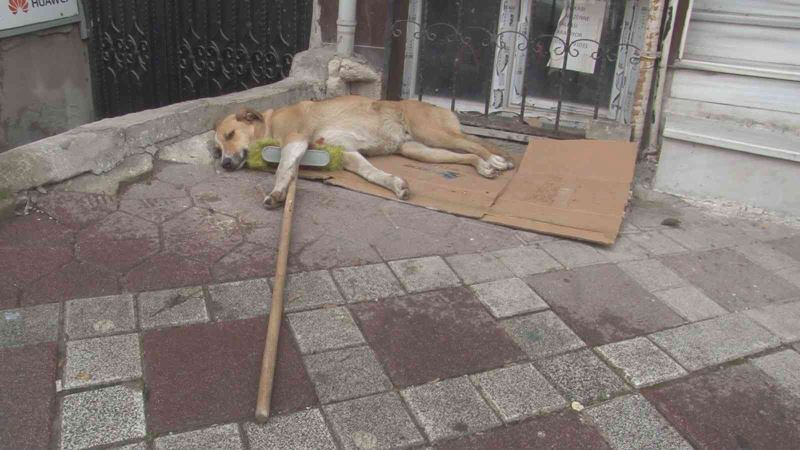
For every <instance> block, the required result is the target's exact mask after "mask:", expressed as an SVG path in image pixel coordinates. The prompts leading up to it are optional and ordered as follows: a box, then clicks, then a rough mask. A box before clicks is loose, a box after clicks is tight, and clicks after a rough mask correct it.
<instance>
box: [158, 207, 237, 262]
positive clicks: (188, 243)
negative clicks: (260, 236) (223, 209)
mask: <svg viewBox="0 0 800 450" xmlns="http://www.w3.org/2000/svg"><path fill="white" fill-rule="evenodd" d="M162 236H163V238H162V239H163V243H164V248H165V249H166V250H167V251H169V252H171V253H175V254H177V255H181V256H185V257H188V258H192V259H194V260H199V261H203V262H205V263H207V264H211V263H213V262H214V261H217V260H218V259H220V258H222V257H223V256H225V254H227V253H228V252H229V251H231V250H232V249H233V248H235V247H236V246H237V245H239V243H240V242H242V240H243V239H244V238H243V237H242V235H241V231H240V230H239V226H238V223H237V222H236V219H234V218H233V217H230V216H227V215H225V214H220V213H218V212H217V211H215V210H207V209H203V208H198V207H193V208H189V209H188V210H186V211H185V212H183V213H181V214H180V215H178V216H176V217H174V218H172V219H170V220H168V221H167V222H165V223H164V225H162Z"/></svg>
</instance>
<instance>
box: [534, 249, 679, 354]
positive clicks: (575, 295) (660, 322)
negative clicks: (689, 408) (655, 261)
mask: <svg viewBox="0 0 800 450" xmlns="http://www.w3.org/2000/svg"><path fill="white" fill-rule="evenodd" d="M526 281H527V282H528V284H529V285H530V286H531V287H532V288H533V289H534V290H535V291H536V292H537V293H538V294H539V295H540V296H541V297H542V298H543V299H544V300H545V301H546V302H547V303H548V304H550V307H552V308H553V311H555V312H556V314H558V316H559V317H560V318H561V319H562V320H563V321H564V322H565V323H566V324H567V325H569V327H570V328H572V330H573V331H575V333H576V334H577V335H578V336H580V337H581V339H583V340H584V341H586V343H587V344H589V345H592V346H594V345H602V344H607V343H609V342H616V341H621V340H624V339H628V338H632V337H634V336H638V335H642V334H647V333H652V332H654V331H658V330H662V329H664V328H669V327H674V326H677V325H680V324H681V323H683V322H684V320H683V319H681V318H680V317H679V316H678V315H677V314H675V313H674V312H672V310H671V309H669V308H668V307H667V306H666V305H664V304H663V303H661V302H660V301H659V300H658V299H656V298H655V297H653V296H652V295H651V294H650V293H649V292H647V291H646V290H644V288H642V287H641V286H639V285H638V284H637V283H636V282H635V281H634V280H633V279H632V278H630V277H629V276H628V275H627V274H625V272H623V271H622V270H621V269H619V268H618V267H617V266H615V265H613V264H604V265H598V266H590V267H583V268H580V269H574V270H571V271H563V272H550V273H545V274H541V275H534V276H532V277H528V278H526Z"/></svg>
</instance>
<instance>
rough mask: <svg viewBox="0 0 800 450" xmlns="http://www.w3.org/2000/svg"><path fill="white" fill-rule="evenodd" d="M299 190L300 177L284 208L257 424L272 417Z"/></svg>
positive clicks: (259, 388) (260, 385) (290, 190)
mask: <svg viewBox="0 0 800 450" xmlns="http://www.w3.org/2000/svg"><path fill="white" fill-rule="evenodd" d="M296 190H297V176H295V177H294V179H293V180H292V182H291V183H289V192H288V193H287V194H286V204H285V205H284V207H283V219H282V220H281V237H280V244H279V246H278V263H277V268H276V270H275V285H274V286H273V288H272V306H271V308H270V311H269V322H268V323H267V339H266V341H265V342H264V357H263V359H262V360H261V377H260V378H259V379H258V398H257V401H256V422H259V423H264V422H266V421H267V419H268V418H269V405H270V400H271V398H272V383H273V381H274V380H275V362H276V360H277V356H278V336H279V335H280V331H281V318H282V317H283V288H284V287H285V285H286V265H287V262H288V260H289V242H290V241H291V237H292V214H293V213H294V196H295V191H296Z"/></svg>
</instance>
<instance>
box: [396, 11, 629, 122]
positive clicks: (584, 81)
mask: <svg viewBox="0 0 800 450" xmlns="http://www.w3.org/2000/svg"><path fill="white" fill-rule="evenodd" d="M639 3H640V2H639V1H638V0H488V1H487V0H450V1H446V0H410V2H409V11H408V17H407V18H403V19H401V20H396V21H394V22H393V25H392V29H391V35H392V39H396V40H401V41H403V42H404V49H405V58H404V64H403V80H402V96H404V97H407V98H409V97H411V98H417V99H419V100H425V101H429V102H433V103H439V104H441V105H442V106H449V107H450V109H451V110H454V111H459V112H466V111H469V112H470V114H469V115H467V117H466V119H467V120H466V122H467V123H468V124H475V125H483V126H489V127H496V128H503V127H502V126H501V127H498V126H496V125H497V124H498V123H501V122H502V120H500V119H501V118H504V117H506V118H507V117H513V118H514V119H513V122H516V123H517V124H518V125H519V124H522V125H524V127H516V128H517V129H529V128H531V126H530V124H536V128H539V130H538V131H539V132H540V133H541V132H542V131H544V133H543V134H550V135H555V136H569V135H571V134H573V132H572V131H571V130H570V129H569V128H570V127H569V126H567V127H564V118H565V116H569V117H570V118H573V117H576V116H580V117H582V119H578V121H580V120H584V121H585V120H586V119H589V118H592V119H598V118H603V119H609V120H614V121H619V122H626V121H628V120H630V110H629V108H628V107H627V106H626V104H627V103H629V102H630V99H631V98H632V97H633V90H632V89H633V87H634V86H635V84H636V77H637V76H638V66H639V63H640V61H641V51H640V48H639V46H637V45H636V43H637V42H638V39H639V37H640V35H641V30H640V29H639V27H638V26H637V23H638V22H639V19H638V18H640V17H641V16H642V11H641V7H640V6H639ZM394 48H398V46H395V47H394ZM390 76H392V74H390ZM390 83H391V81H390ZM462 118H463V114H462ZM470 118H471V120H470ZM506 122H509V121H508V120H506ZM512 125H513V123H512ZM511 128H515V127H513V126H512V127H511ZM565 128H567V129H565Z"/></svg>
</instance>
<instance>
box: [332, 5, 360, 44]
mask: <svg viewBox="0 0 800 450" xmlns="http://www.w3.org/2000/svg"><path fill="white" fill-rule="evenodd" d="M356 3H357V0H339V19H338V20H337V21H336V32H337V37H336V53H338V54H339V55H341V56H352V55H353V47H354V46H355V42H356Z"/></svg>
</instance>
